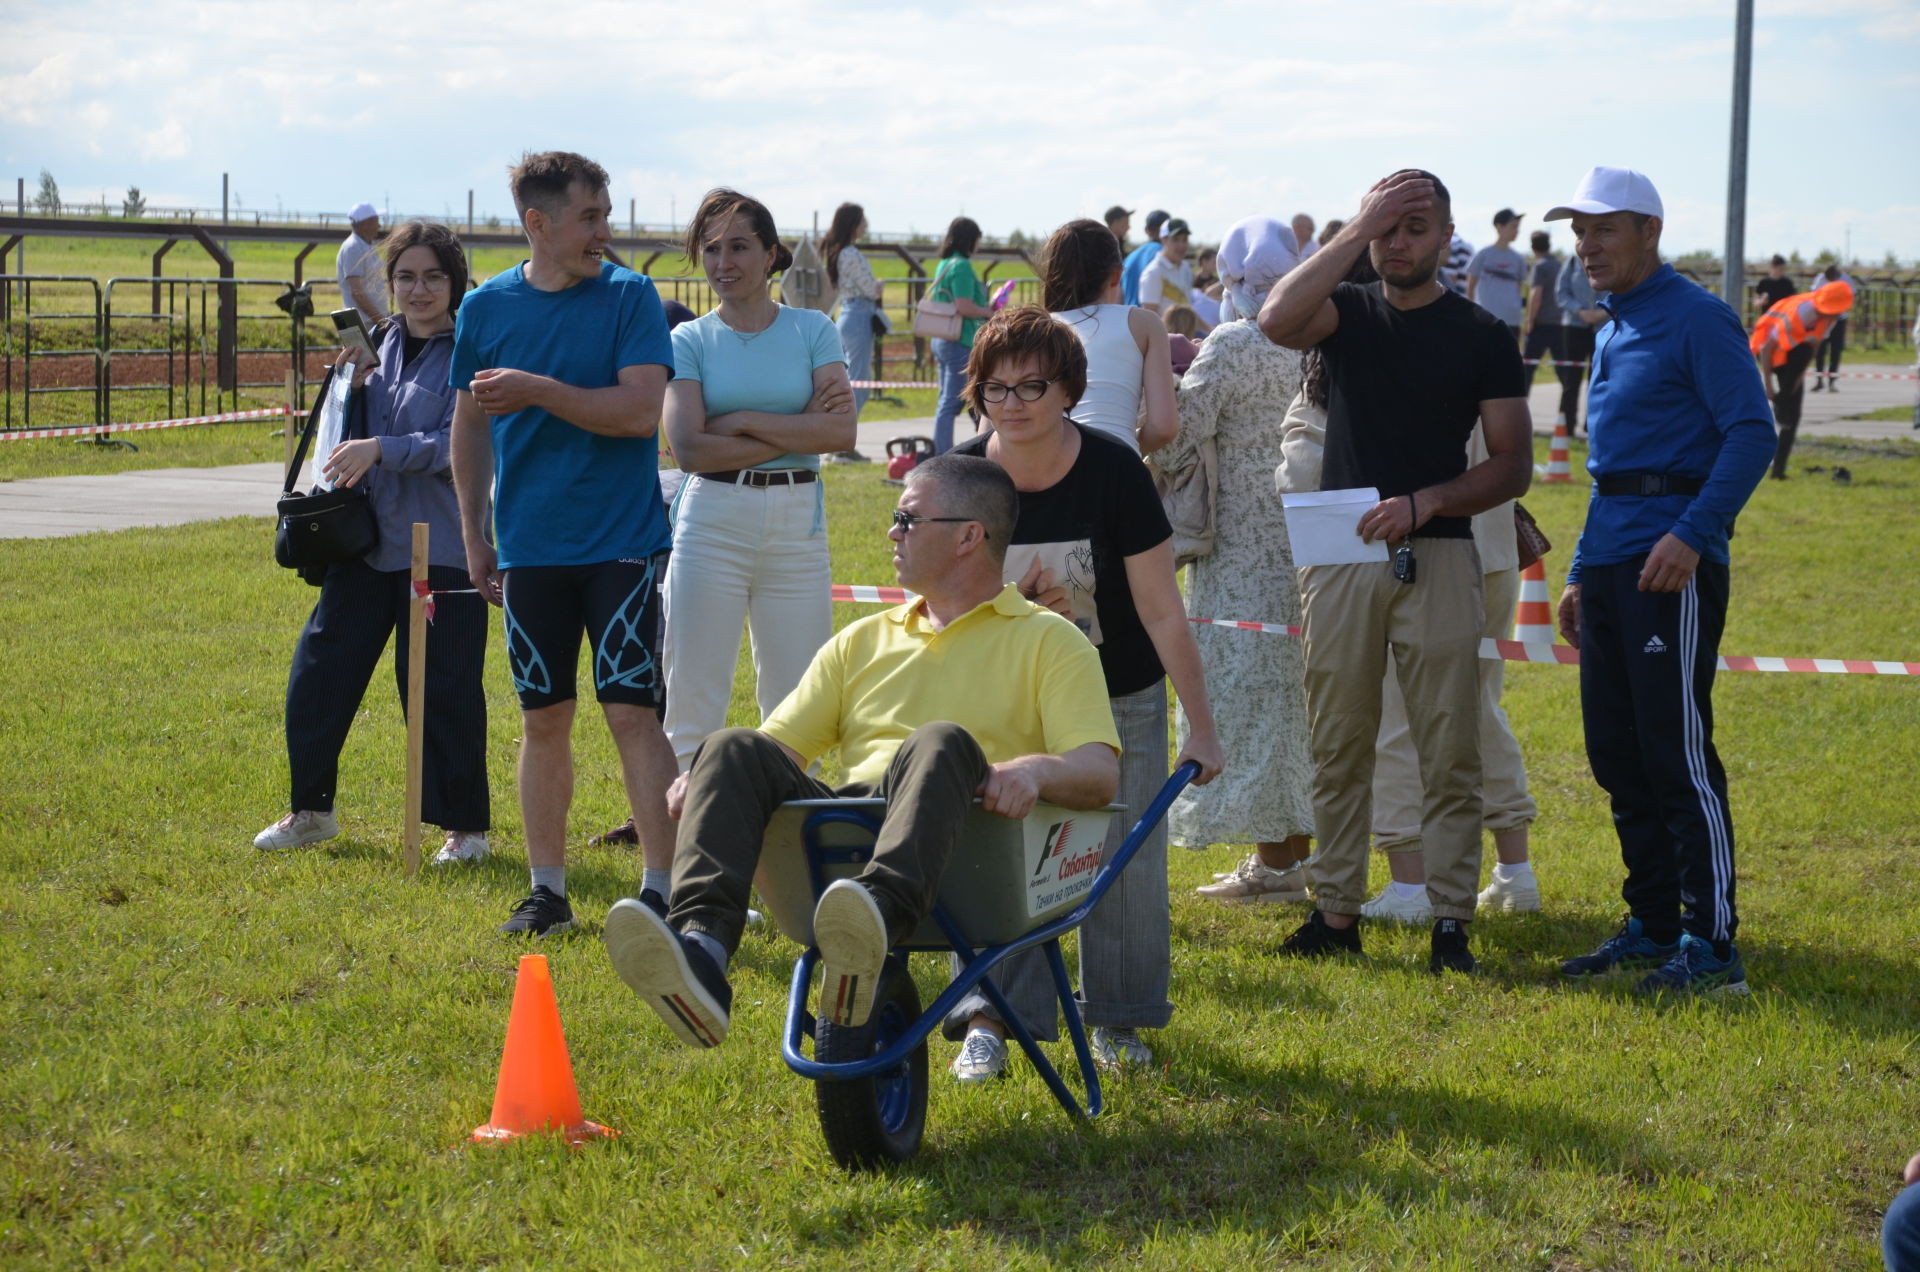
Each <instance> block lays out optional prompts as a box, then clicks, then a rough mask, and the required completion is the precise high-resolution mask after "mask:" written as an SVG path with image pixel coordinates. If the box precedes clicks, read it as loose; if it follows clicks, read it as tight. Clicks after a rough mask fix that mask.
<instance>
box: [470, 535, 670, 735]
mask: <svg viewBox="0 0 1920 1272" xmlns="http://www.w3.org/2000/svg"><path fill="white" fill-rule="evenodd" d="M666 577H667V554H666V553H664V552H661V553H658V554H656V555H654V556H652V557H649V558H647V559H646V560H626V559H623V560H619V561H601V562H598V563H597V564H594V565H520V566H515V567H514V568H512V569H510V570H508V571H507V572H506V582H505V585H504V586H503V588H502V592H503V596H504V600H505V602H506V612H507V666H508V667H509V668H510V669H511V670H512V672H513V691H514V692H515V693H517V694H519V695H520V709H521V710H523V711H533V710H537V709H538V708H540V707H550V706H553V705H554V704H555V703H560V702H571V701H572V700H573V699H574V697H575V696H576V694H575V686H574V676H575V672H576V670H577V664H578V662H579V658H580V635H581V633H582V632H585V633H586V637H587V643H588V644H589V645H590V646H591V647H592V649H593V691H594V696H595V697H596V698H598V699H599V700H600V701H601V702H619V703H626V704H629V705H632V706H636V707H660V706H662V705H664V704H665V702H666V691H667V681H666V677H665V675H663V674H662V671H661V667H660V633H661V629H660V588H661V585H662V584H664V583H665V582H666Z"/></svg>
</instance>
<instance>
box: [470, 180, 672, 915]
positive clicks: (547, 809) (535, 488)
mask: <svg viewBox="0 0 1920 1272" xmlns="http://www.w3.org/2000/svg"><path fill="white" fill-rule="evenodd" d="M509 180H510V182H511V184H512V187H513V201H514V206H515V207H516V208H518V209H519V211H520V220H521V225H522V227H523V228H524V229H525V231H526V235H527V240H528V242H529V243H530V244H531V245H532V258H531V259H530V260H526V261H522V262H521V263H520V264H519V265H517V266H515V267H514V268H512V269H510V270H507V271H505V272H504V273H502V274H499V275H497V276H495V277H494V278H491V279H489V280H488V281H487V283H486V284H485V285H484V286H482V287H480V288H479V289H478V290H476V291H475V292H474V293H473V294H472V295H471V296H469V297H468V298H467V300H466V301H465V303H463V304H462V305H461V306H460V318H459V325H458V328H457V329H456V331H455V335H454V350H453V367H452V370H451V372H450V373H449V377H448V378H449V381H450V383H451V385H452V387H453V388H454V389H455V390H456V391H457V392H458V399H457V401H456V404H455V406H454V415H453V476H454V485H455V488H456V489H457V491H458V493H459V496H460V522H461V533H462V536H463V537H464V539H465V541H466V552H467V569H468V572H469V573H470V574H471V575H472V576H473V585H474V586H475V587H476V588H478V589H479V590H480V594H481V595H482V596H484V597H485V598H486V599H487V600H488V601H489V602H491V603H492V604H494V605H501V606H504V607H505V609H506V627H507V656H508V662H509V664H510V665H511V667H512V670H513V687H514V689H515V691H516V692H517V693H518V694H519V697H520V710H521V716H522V720H523V734H522V742H521V751H520V810H521V815H522V818H523V819H524V822H525V825H526V836H527V860H528V862H529V864H530V865H531V867H532V872H533V890H532V892H531V893H530V894H529V895H528V897H527V898H526V899H525V900H524V901H522V902H521V903H520V904H519V905H518V906H516V907H515V908H514V912H513V916H512V917H511V918H510V919H508V921H507V922H506V924H505V925H504V926H502V927H501V929H500V930H501V931H502V932H505V933H508V934H522V933H527V934H531V935H534V936H544V935H546V934H547V933H549V932H564V931H568V930H570V929H571V928H572V927H573V910H572V908H571V907H570V906H569V905H568V902H567V879H566V860H567V858H566V842H565V834H566V822H567V807H568V804H569V803H570V802H571V799H572V792H573V716H574V692H575V681H574V676H575V671H576V664H577V662H578V660H579V656H580V637H581V633H582V632H583V631H584V632H585V634H586V637H587V639H588V642H589V643H590V645H591V647H592V657H593V683H594V691H595V696H596V697H597V698H598V699H599V701H600V707H601V711H602V712H603V713H604V714H605V716H606V719H607V727H608V728H609V729H610V730H611V731H612V733H613V739H614V744H615V746H616V747H618V749H619V751H620V767H621V771H622V773H623V775H624V776H625V779H626V784H627V799H628V802H629V803H630V805H631V806H632V811H633V818H634V825H635V826H636V827H638V828H639V831H640V844H641V850H642V853H643V855H644V860H645V864H646V875H645V880H644V882H643V885H642V890H641V899H642V900H643V901H647V902H648V903H649V904H657V907H658V908H660V909H662V910H664V909H665V906H666V900H665V898H666V893H667V886H668V885H667V878H668V873H669V871H670V870H671V868H672V865H673V840H674V831H673V824H672V822H671V821H669V820H668V819H667V809H666V789H667V786H668V784H669V783H671V782H672V781H673V778H674V776H675V773H676V772H677V770H676V768H675V765H674V762H673V751H672V750H671V748H669V747H668V746H667V739H666V735H665V733H663V732H662V731H661V727H660V719H659V709H660V708H661V707H662V706H663V705H664V702H665V698H664V684H665V680H664V678H663V676H662V675H661V668H660V659H659V628H660V609H659V607H660V582H661V579H662V578H663V577H664V570H665V562H666V554H667V549H668V547H669V546H670V544H671V537H670V534H669V531H668V529H667V518H666V508H665V506H664V505H663V504H662V503H661V500H660V480H659V459H658V450H657V443H656V441H655V434H656V433H657V431H658V429H659V426H660V412H661V406H662V403H663V400H664V398H665V396H666V388H667V381H668V380H669V379H671V378H672V376H673V346H672V342H671V341H670V339H669V338H668V335H667V319H666V313H665V311H664V310H663V309H662V307H661V304H660V297H659V295H658V293H656V292H655V290H654V287H653V284H652V283H651V282H650V281H649V280H647V279H646V278H645V277H643V276H641V275H639V274H636V273H634V272H632V271H631V270H627V269H622V268H620V267H618V266H616V265H613V264H611V263H610V262H608V261H607V260H606V259H605V254H606V248H607V245H608V243H610V242H611V241H612V232H611V230H610V229H609V222H608V218H609V216H610V215H611V213H612V210H613V205H612V201H611V200H610V199H609V197H608V194H607V174H606V171H605V170H604V169H602V168H601V167H600V165H598V164H596V163H594V162H593V161H592V160H590V159H586V158H583V157H582V156H580V155H576V154H569V153H566V152H564V151H550V152H547V153H544V154H530V155H527V156H526V157H525V158H524V159H523V160H522V161H521V163H520V164H519V166H518V167H516V168H515V169H514V170H513V172H512V174H511V176H510V178H509ZM490 484H491V486H492V498H491V499H490V498H489V485H490ZM489 530H491V531H492V533H491V534H489ZM496 545H497V551H496Z"/></svg>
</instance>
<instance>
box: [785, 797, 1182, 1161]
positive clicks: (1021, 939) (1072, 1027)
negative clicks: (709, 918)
mask: <svg viewBox="0 0 1920 1272" xmlns="http://www.w3.org/2000/svg"><path fill="white" fill-rule="evenodd" d="M1199 772H1200V769H1199V766H1198V765H1197V764H1194V763H1193V762H1191V761H1189V762H1187V763H1185V764H1182V765H1181V766H1180V767H1179V768H1178V769H1176V770H1175V771H1174V773H1173V775H1172V776H1171V777H1169V778H1168V779H1167V781H1166V784H1165V785H1164V786H1162V787H1161V788H1160V791H1159V793H1158V794H1157V795H1155V796H1154V798H1153V801H1152V802H1151V803H1150V804H1148V805H1147V808H1146V811H1145V812H1143V813H1142V814H1141V815H1140V819H1139V820H1138V821H1136V822H1135V823H1134V825H1133V829H1132V830H1131V831H1129V832H1128V834H1127V837H1126V838H1125V839H1124V840H1122V841H1121V843H1120V846H1119V847H1118V848H1116V849H1115V850H1114V851H1113V853H1112V854H1111V855H1110V856H1106V857H1105V859H1104V860H1103V859H1102V854H1103V851H1104V848H1105V844H1106V837H1107V826H1108V821H1109V819H1110V818H1111V817H1112V816H1114V815H1115V814H1116V813H1117V812H1118V813H1124V811H1125V810H1124V809H1123V808H1122V807H1121V806H1120V805H1117V804H1116V805H1110V806H1109V807H1108V808H1106V809H1098V810H1094V811H1091V812H1086V811H1075V810H1072V809H1065V808H1060V807H1058V806H1056V805H1052V804H1045V803H1041V804H1036V805H1035V806H1034V808H1033V811H1032V812H1031V813H1030V814H1028V816H1027V817H1026V818H1025V819H1023V820H1021V821H1013V820H1010V819H1008V818H1004V817H999V816H996V815H995V814H993V813H989V812H987V811H986V810H984V809H982V808H980V807H979V806H978V805H976V806H975V807H974V809H973V810H972V812H971V813H969V814H968V818H967V822H966V824H965V826H964V827H963V828H962V831H961V842H960V846H959V848H958V849H957V850H956V851H955V852H954V855H953V860H952V862H951V863H950V864H949V865H948V866H947V870H946V873H945V875H943V876H942V878H941V881H940V892H939V896H938V898H937V899H936V901H935V903H934V907H933V912H932V913H931V914H930V915H928V917H927V918H925V919H923V920H922V921H921V923H920V925H919V927H918V928H916V929H915V930H914V932H913V933H912V935H911V936H909V937H908V938H907V939H906V940H905V941H902V942H900V943H899V944H897V945H896V946H894V948H893V950H892V952H890V953H889V954H888V956H887V962H886V965H885V968H884V970H883V971H882V973H881V979H880V985H879V989H878V991H877V993H876V995H875V998H874V1007H873V1014H872V1015H871V1016H870V1017H869V1018H868V1020H867V1023H866V1024H865V1025H862V1026H859V1027H857V1028H849V1027H844V1026H838V1025H834V1024H833V1023H831V1022H830V1021H827V1020H816V1019H815V1017H814V1015H813V1013H812V1012H811V1011H809V1010H808V1009H807V1004H808V1002H809V1000H810V998H811V996H812V995H811V990H812V983H813V973H814V968H815V966H816V965H817V964H818V963H819V961H820V951H819V949H818V948H816V947H815V945H814V943H813V909H814V905H815V903H816V902H817V900H818V899H819V896H820V894H821V892H823V891H824V890H825V889H826V887H827V886H828V885H829V884H831V883H833V882H834V881H835V880H837V879H844V878H852V877H853V876H855V875H857V874H859V873H860V871H861V869H862V868H863V867H864V866H865V864H866V862H867V861H868V859H869V858H870V857H871V855H872V847H873V840H874V836H875V835H876V834H877V833H878V832H879V829H880V819H881V816H882V815H883V814H884V813H885V811H886V805H885V803H884V801H882V800H879V799H805V800H794V801H791V802H789V803H786V804H782V805H781V806H780V810H779V812H777V813H776V814H775V815H774V818H773V820H772V822H771V823H769V824H768V826H767V833H766V838H765V841H764V843H763V846H762V851H761V857H760V868H759V872H758V875H757V876H756V879H755V882H756V884H757V886H758V887H759V889H760V895H761V897H762V898H763V899H764V900H765V901H766V903H767V908H768V911H769V912H770V913H771V914H772V916H773V919H774V922H775V923H776V924H777V925H778V926H779V928H780V930H781V931H782V932H784V933H785V934H786V935H787V936H789V937H791V938H792V939H793V940H795V941H797V942H799V943H800V944H801V945H802V946H804V947H806V952H805V953H804V954H802V955H801V956H800V961H799V962H798V963H796V964H795V965H794V969H793V981H792V986H791V989H790V992H789V993H788V996H787V1019H786V1027H785V1031H784V1035H783V1037H782V1041H781V1048H780V1050H781V1054H782V1055H783V1056H784V1057H785V1059H786V1062H787V1067H789V1068H790V1069H792V1070H793V1071H794V1072H795V1073H797V1074H799V1075H800V1076H801V1077H803V1078H811V1079H813V1082H814V1091H815V1096H816V1103H817V1105H818V1110H819V1115H820V1130H821V1133H822V1134H823V1135H824V1136H825V1137H826V1141H827V1150H828V1152H830V1153H831V1154H832V1155H833V1158H834V1160H835V1161H836V1162H838V1163H839V1164H840V1165H841V1166H842V1167H843V1168H845V1169H847V1170H871V1169H874V1168H877V1167H880V1166H883V1165H885V1164H887V1163H889V1162H903V1161H906V1160H908V1159H909V1158H911V1157H912V1156H913V1155H914V1153H915V1152H917V1151H918V1150H919V1148H920V1141H921V1139H922V1137H923V1136H924V1135H925V1132H926V1121H927V1037H928V1035H930V1034H931V1033H932V1032H933V1031H934V1030H935V1029H938V1028H939V1027H940V1025H941V1022H942V1021H943V1020H944V1019H945V1018H946V1016H947V1013H948V1012H950V1011H952V1010H953V1008H954V1005H955V1004H957V1003H958V1002H959V1001H960V1000H961V999H962V998H964V997H966V996H967V995H968V994H970V993H972V992H974V991H975V990H976V989H977V990H979V992H981V993H982V994H984V995H985V996H986V998H987V1001H988V1002H990V1003H992V1004H993V1006H994V1010H995V1011H997V1012H998V1013H999V1015H1000V1019H1001V1020H1002V1021H1004V1022H1005V1024H1006V1026H1007V1032H1008V1033H1009V1034H1011V1035H1012V1037H1013V1039H1014V1040H1015V1041H1016V1042H1018V1043H1019V1044H1020V1049H1021V1050H1022V1051H1024V1052H1025V1053H1026V1055H1027V1058H1028V1059H1029V1060H1030V1061H1031V1062H1032V1064H1033V1067H1034V1069H1035V1070H1037V1071H1038V1072H1039V1074H1040V1076H1041V1078H1042V1079H1043V1080H1044V1081H1045V1082H1046V1084H1047V1089H1048V1090H1050V1091H1052V1092H1053V1097H1054V1099H1056V1100H1058V1101H1059V1102H1060V1106H1061V1107H1062V1108H1063V1109H1065V1110H1066V1111H1067V1113H1068V1115H1069V1116H1073V1117H1088V1118H1092V1117H1098V1116H1099V1115H1100V1111H1101V1109H1102V1107H1103V1104H1102V1100H1101V1094H1100V1071H1099V1069H1098V1067H1097V1066H1096V1065H1095V1064H1094V1060H1093V1053H1092V1051H1091V1050H1089V1048H1088V1046H1087V1036H1086V1030H1085V1029H1084V1027H1083V1026H1082V1024H1081V1021H1080V1007H1079V1001H1078V1000H1077V999H1076V998H1075V997H1074V992H1073V984H1072V982H1071V981H1070V980H1069V979H1068V977H1067V965H1066V961H1065V959H1063V958H1062V957H1061V954H1060V938H1061V937H1062V936H1064V935H1066V934H1067V933H1068V932H1071V931H1072V930H1073V929H1075V928H1077V927H1079V926H1080V925H1081V924H1082V923H1084V922H1085V921H1086V918H1087V916H1088V915H1089V914H1091V913H1092V912H1093V908H1094V907H1095V906H1096V905H1099V904H1100V900H1101V898H1103V897H1104V896H1106V894H1107V890H1108V889H1109V888H1111V887H1112V886H1113V883H1114V880H1115V879H1117V878H1118V877H1119V874H1120V872H1121V871H1122V870H1124V869H1126V867H1127V863H1128V862H1129V861H1131V860H1133V856H1134V854H1135V853H1136V852H1138V851H1139V848H1140V845H1141V843H1142V842H1143V841H1144V840H1145V839H1146V837H1147V835H1148V834H1149V833H1151V831H1152V830H1153V828H1154V827H1155V826H1157V825H1158V824H1159V823H1160V819H1161V818H1163V817H1165V816H1166V813H1167V809H1168V807H1169V806H1171V805H1172V803H1173V801H1174V799H1175V798H1176V797H1177V796H1178V795H1179V794H1180V792H1181V791H1182V790H1183V789H1185V788H1186V785H1187V783H1189V782H1191V781H1192V780H1193V779H1194V778H1195V777H1196V776H1198V775H1199ZM1035 946H1039V947H1041V948H1042V949H1043V950H1044V951H1045V954H1046V960H1047V966H1048V967H1049V969H1050V970H1051V971H1052V973H1053V984H1054V990H1055V994H1056V996H1057V998H1058V1000H1059V1003H1060V1010H1061V1012H1062V1014H1063V1015H1064V1016H1065V1017H1066V1021H1067V1034H1068V1037H1069V1038H1071V1039H1072V1042H1073V1051H1074V1055H1075V1058H1076V1059H1077V1060H1078V1061H1079V1066H1080V1084H1081V1088H1082V1090H1083V1091H1084V1092H1085V1103H1084V1104H1082V1103H1081V1102H1080V1101H1079V1100H1078V1099H1076V1098H1075V1096H1074V1094H1073V1092H1072V1091H1071V1090H1070V1089H1069V1088H1068V1086H1067V1084H1066V1082H1065V1080H1063V1079H1062V1078H1061V1076H1060V1073H1059V1071H1058V1070H1056V1069H1055V1068H1054V1066H1053V1063H1052V1061H1050V1060H1049V1059H1048V1058H1047V1056H1046V1053H1045V1052H1043V1051H1042V1050H1041V1049H1040V1046H1039V1044H1038V1043H1037V1042H1035V1041H1034V1038H1033V1032H1032V1030H1030V1029H1029V1028H1028V1027H1027V1025H1026V1022H1024V1021H1022V1020H1021V1019H1020V1017H1019V1014H1018V1013H1017V1012H1015V1011H1014V1010H1013V1009H1012V1007H1010V1006H1009V1005H1008V1003H1007V1000H1006V998H1005V997H1004V996H1003V995H1002V994H1001V992H1000V990H999V988H998V987H997V986H996V985H995V984H994V983H993V981H992V980H991V979H990V978H989V973H991V972H992V971H993V970H994V969H995V968H997V967H999V966H1000V965H1001V964H1002V963H1004V962H1006V961H1007V960H1008V959H1009V958H1011V957H1013V956H1014V955H1015V954H1018V953H1020V952H1022V951H1024V950H1029V949H1032V948H1034V947H1035ZM915 952H939V953H953V954H957V955H958V956H959V958H960V961H961V964H962V966H961V970H960V972H959V973H958V975H956V976H955V977H954V978H953V980H952V982H951V983H950V984H948V986H947V987H946V989H945V990H943V991H942V992H941V994H940V995H939V997H937V998H935V999H934V1001H933V1003H932V1004H931V1005H930V1006H928V1007H927V1008H926V1009H925V1010H922V1009H921V1005H920V994H919V990H918V989H917V988H916V987H915V985H914V982H913V977H912V976H911V975H910V974H909V972H908V970H907V955H908V954H910V953H915ZM808 1037H811V1038H812V1039H813V1058H811V1059H809V1058H808V1057H807V1056H806V1055H805V1053H804V1048H805V1046H806V1040H807V1039H808Z"/></svg>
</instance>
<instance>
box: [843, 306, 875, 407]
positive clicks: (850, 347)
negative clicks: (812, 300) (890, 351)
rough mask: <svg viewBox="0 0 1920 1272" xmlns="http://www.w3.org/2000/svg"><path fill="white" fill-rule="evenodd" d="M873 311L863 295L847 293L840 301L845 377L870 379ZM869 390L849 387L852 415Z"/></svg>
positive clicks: (862, 403)
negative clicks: (847, 295) (851, 394)
mask: <svg viewBox="0 0 1920 1272" xmlns="http://www.w3.org/2000/svg"><path fill="white" fill-rule="evenodd" d="M873 311H874V304H873V302H872V301H870V300H868V299H867V298H866V297H865V296H849V297H847V298H846V299H845V300H842V301H841V302H840V323H839V326H840V348H841V349H842V350H843V351H844V352H845V353H846V355H847V378H848V379H849V380H871V379H873ZM872 394H873V390H871V389H855V390H854V391H853V416H854V418H855V419H859V418H860V408H861V407H863V406H865V405H866V404H867V399H868V398H869V397H871V396H872Z"/></svg>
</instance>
